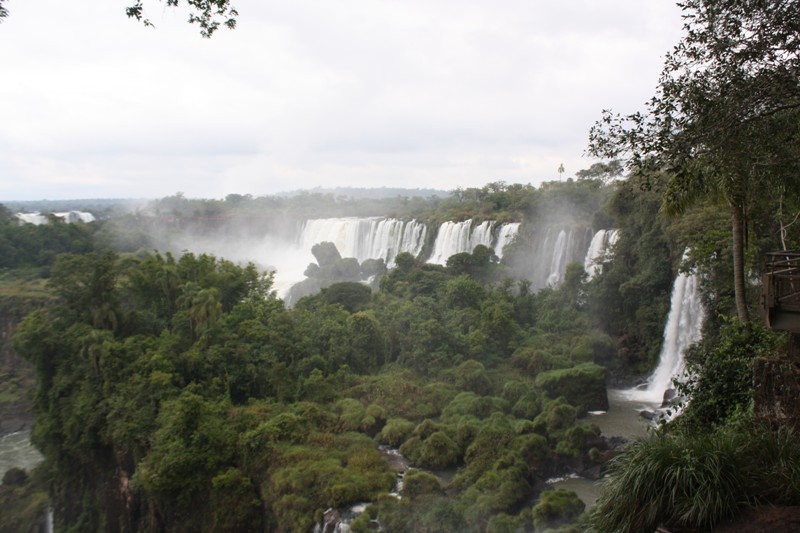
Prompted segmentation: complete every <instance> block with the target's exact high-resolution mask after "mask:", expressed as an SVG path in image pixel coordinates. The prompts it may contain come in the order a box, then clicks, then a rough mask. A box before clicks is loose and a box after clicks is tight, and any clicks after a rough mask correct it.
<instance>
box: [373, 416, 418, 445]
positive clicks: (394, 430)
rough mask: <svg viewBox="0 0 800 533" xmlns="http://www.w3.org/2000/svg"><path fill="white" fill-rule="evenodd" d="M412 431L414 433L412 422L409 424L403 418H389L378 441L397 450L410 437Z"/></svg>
mask: <svg viewBox="0 0 800 533" xmlns="http://www.w3.org/2000/svg"><path fill="white" fill-rule="evenodd" d="M412 431H414V423H413V422H409V421H408V420H406V419H405V418H390V419H389V420H388V421H387V422H386V425H385V426H383V429H382V430H381V432H380V435H379V436H378V440H379V441H380V442H382V443H384V444H388V445H389V446H393V447H395V448H397V447H398V446H400V445H401V444H402V443H403V442H404V441H405V440H406V439H407V438H408V436H409V435H411V432H412Z"/></svg>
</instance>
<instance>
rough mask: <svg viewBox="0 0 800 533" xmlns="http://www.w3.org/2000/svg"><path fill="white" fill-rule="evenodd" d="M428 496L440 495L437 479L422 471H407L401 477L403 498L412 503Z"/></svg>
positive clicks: (440, 490) (440, 489)
mask: <svg viewBox="0 0 800 533" xmlns="http://www.w3.org/2000/svg"><path fill="white" fill-rule="evenodd" d="M429 494H435V495H438V494H442V486H441V484H440V483H439V479H438V478H437V477H436V476H434V475H433V474H430V473H428V472H425V471H423V470H409V471H408V472H407V473H406V475H405V476H404V477H403V497H404V498H409V499H411V500H412V501H413V500H415V499H417V498H419V497H421V496H424V495H429Z"/></svg>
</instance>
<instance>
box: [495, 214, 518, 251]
mask: <svg viewBox="0 0 800 533" xmlns="http://www.w3.org/2000/svg"><path fill="white" fill-rule="evenodd" d="M519 225H520V223H519V222H512V223H510V224H503V225H502V226H500V231H499V232H498V233H497V243H495V245H494V255H496V256H497V257H500V258H502V257H503V248H505V247H506V245H507V244H509V243H511V241H513V240H514V237H516V236H517V234H518V233H519Z"/></svg>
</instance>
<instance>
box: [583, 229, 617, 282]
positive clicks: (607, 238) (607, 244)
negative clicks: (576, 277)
mask: <svg viewBox="0 0 800 533" xmlns="http://www.w3.org/2000/svg"><path fill="white" fill-rule="evenodd" d="M617 239H619V230H615V229H609V230H605V229H601V230H599V231H597V233H595V234H594V237H592V242H591V243H589V249H588V250H587V251H586V258H585V259H584V260H583V269H584V270H585V271H586V274H587V276H588V279H592V278H593V277H594V276H596V275H597V274H599V273H600V268H601V265H602V263H603V262H605V261H608V260H609V259H610V258H611V252H612V249H613V247H614V244H616V242H617Z"/></svg>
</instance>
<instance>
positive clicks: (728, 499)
mask: <svg viewBox="0 0 800 533" xmlns="http://www.w3.org/2000/svg"><path fill="white" fill-rule="evenodd" d="M797 443H798V441H797V439H796V436H794V435H793V434H792V432H791V431H788V430H786V429H784V430H781V431H779V432H773V431H771V430H769V429H766V428H763V427H759V426H754V425H751V424H744V425H729V426H727V427H722V428H719V429H716V430H714V431H713V432H708V433H707V432H692V433H687V434H678V435H664V434H658V433H654V434H652V435H650V436H649V437H647V438H644V439H642V440H639V441H637V442H636V443H634V444H633V445H632V446H631V447H630V448H629V449H628V450H627V451H626V452H625V453H624V454H622V455H621V456H618V457H617V458H616V459H614V461H613V463H612V467H611V470H610V473H609V476H608V478H607V479H608V481H607V482H606V485H605V488H604V491H603V493H602V495H601V496H600V499H599V500H598V502H597V505H596V506H595V508H594V509H593V510H592V512H591V525H592V530H593V531H598V532H600V531H602V532H612V533H613V532H634V531H649V530H653V529H655V527H656V526H658V525H659V524H663V525H665V526H666V527H670V528H671V527H682V528H683V527H686V528H701V529H709V528H712V527H713V526H714V525H715V524H717V523H719V522H720V521H722V520H724V519H727V518H731V517H734V516H736V515H737V514H738V513H739V512H740V511H741V510H742V509H743V508H744V507H746V506H747V505H750V504H755V503H762V504H763V503H769V502H774V503H783V504H786V503H787V502H798V501H800V484H798V480H800V464H798V458H800V454H798V451H799V450H798V444H797ZM778 471H780V472H782V474H780V475H779V476H777V477H773V476H774V473H775V472H778Z"/></svg>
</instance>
